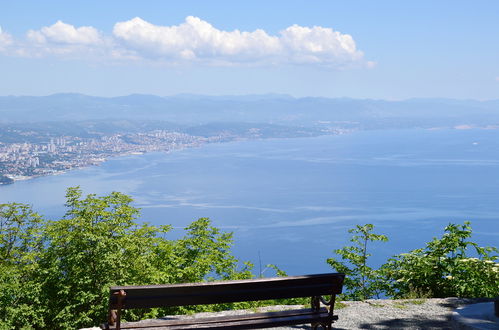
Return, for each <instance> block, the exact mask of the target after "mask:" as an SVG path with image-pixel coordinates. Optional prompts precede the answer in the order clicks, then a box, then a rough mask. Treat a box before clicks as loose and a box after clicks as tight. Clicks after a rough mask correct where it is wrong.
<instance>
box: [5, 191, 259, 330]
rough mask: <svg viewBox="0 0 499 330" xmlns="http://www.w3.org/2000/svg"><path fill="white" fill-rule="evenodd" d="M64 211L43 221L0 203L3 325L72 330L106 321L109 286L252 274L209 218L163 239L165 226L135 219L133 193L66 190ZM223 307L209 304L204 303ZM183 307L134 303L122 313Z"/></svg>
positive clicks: (162, 311) (24, 209)
mask: <svg viewBox="0 0 499 330" xmlns="http://www.w3.org/2000/svg"><path fill="white" fill-rule="evenodd" d="M66 198H67V202H66V207H67V212H66V214H65V216H64V217H63V218H62V219H60V220H55V221H48V220H43V219H42V218H41V217H40V216H39V215H38V214H36V213H34V212H33V211H32V210H31V208H30V207H29V206H27V205H24V204H2V205H0V258H1V259H0V329H3V328H5V329H18V328H23V327H30V328H35V329H74V328H77V327H85V326H92V325H96V324H99V323H100V322H103V321H104V320H106V317H107V304H108V298H109V297H108V294H109V287H110V286H113V285H140V284H165V283H184V282H193V281H204V280H212V279H240V278H250V277H252V276H253V275H252V274H251V265H250V264H248V265H246V266H245V268H243V270H241V271H238V270H237V260H236V259H235V258H234V256H233V255H232V254H231V251H230V248H231V246H232V234H230V233H224V232H221V231H220V230H219V229H217V228H215V227H213V226H212V225H211V222H210V220H209V219H207V218H201V219H199V220H197V221H194V222H193V223H192V224H190V225H189V226H188V227H187V228H186V235H185V236H184V237H182V238H180V239H178V240H171V239H168V235H169V231H170V226H152V225H149V224H148V223H138V221H137V218H138V216H139V210H138V209H137V208H135V207H134V206H133V205H132V199H131V198H130V197H129V196H127V195H124V194H121V193H118V192H113V193H111V194H109V195H107V196H100V197H99V196H96V195H94V194H90V195H87V196H83V194H82V191H81V189H80V188H79V187H73V188H69V189H68V190H67V195H66ZM217 308H220V306H215V307H207V308H206V309H207V310H213V309H217ZM187 311H188V309H186V308H184V309H182V310H168V309H152V310H142V311H141V310H138V311H137V310H134V311H132V312H126V313H125V314H124V318H125V319H126V320H136V319H139V318H144V317H155V316H159V315H164V314H165V313H167V312H168V313H170V312H187Z"/></svg>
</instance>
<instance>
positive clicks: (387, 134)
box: [0, 129, 499, 275]
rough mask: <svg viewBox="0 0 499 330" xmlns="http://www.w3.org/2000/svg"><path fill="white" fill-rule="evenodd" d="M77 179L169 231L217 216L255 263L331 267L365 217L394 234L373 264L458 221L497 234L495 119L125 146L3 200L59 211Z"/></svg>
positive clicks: (52, 213)
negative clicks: (142, 148) (127, 202)
mask: <svg viewBox="0 0 499 330" xmlns="http://www.w3.org/2000/svg"><path fill="white" fill-rule="evenodd" d="M76 185H80V186H81V187H82V189H83V191H84V193H96V194H98V195H103V194H107V193H109V192H111V191H120V192H123V193H126V194H129V195H131V196H132V197H133V198H134V200H135V205H136V206H137V207H140V208H141V210H142V216H141V220H142V221H148V222H150V223H152V224H171V225H173V227H174V230H173V231H172V232H171V237H172V238H177V237H179V236H180V235H182V234H183V230H182V228H184V227H186V226H187V225H188V224H189V223H190V222H192V221H193V220H195V219H197V218H199V217H209V218H210V219H212V221H213V224H214V225H215V226H217V227H219V228H221V229H223V230H225V231H231V232H233V233H234V240H235V245H234V248H233V252H234V254H235V255H236V257H237V258H238V259H239V260H241V261H245V260H249V261H251V262H253V263H255V265H256V267H255V272H256V273H258V272H259V271H260V270H261V271H264V272H265V271H266V270H265V265H266V264H268V263H272V264H276V265H277V266H279V267H280V268H282V269H283V270H285V271H287V272H288V273H289V274H292V275H297V274H311V273H318V272H327V271H330V268H329V266H328V265H327V264H326V259H327V258H328V257H331V256H332V255H333V254H332V250H334V249H337V248H341V247H342V246H344V245H345V244H348V239H349V235H348V233H347V230H348V229H349V228H352V227H353V226H355V225H356V224H365V223H373V224H374V225H375V226H376V230H375V231H376V232H377V233H382V234H385V235H387V236H388V237H389V238H390V241H389V242H387V243H376V244H373V245H372V248H371V250H370V252H371V253H372V254H373V257H372V264H373V265H379V264H380V263H382V262H383V261H384V260H386V258H387V257H389V256H391V255H393V254H396V253H402V252H407V251H409V250H410V249H414V248H419V247H423V246H424V243H425V242H427V241H429V240H431V238H432V237H433V236H439V235H441V234H442V232H443V228H444V227H445V225H446V224H448V223H449V222H453V223H462V222H463V221H465V220H470V221H471V222H472V226H473V228H474V236H473V239H474V240H475V241H476V242H478V243H479V244H481V245H492V246H497V242H498V240H499V221H498V218H499V204H498V199H499V131H497V130H485V129H470V130H455V129H441V130H423V129H411V130H380V131H360V132H355V133H352V134H345V135H336V136H321V137H315V138H296V139H268V140H252V141H238V142H231V143H223V144H210V145H206V146H203V147H200V148H193V149H186V150H182V151H176V152H173V153H169V154H166V153H150V154H145V155H135V156H124V157H117V158H113V159H110V160H108V161H107V162H105V163H103V164H102V165H101V166H97V167H90V168H84V169H78V170H73V171H70V172H68V173H65V174H62V175H57V176H48V177H41V178H36V179H32V180H27V181H19V182H16V183H15V184H13V185H7V186H0V202H13V201H15V202H22V203H28V204H32V205H33V207H34V209H35V210H37V211H39V212H40V213H42V214H44V215H45V216H46V217H47V218H52V219H57V218H60V217H61V216H62V215H63V214H64V201H65V198H64V195H65V190H66V189H67V187H70V186H76ZM260 264H262V267H261V269H260ZM265 274H267V273H265ZM268 274H269V275H270V271H268Z"/></svg>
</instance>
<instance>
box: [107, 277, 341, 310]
mask: <svg viewBox="0 0 499 330" xmlns="http://www.w3.org/2000/svg"><path fill="white" fill-rule="evenodd" d="M344 277H345V275H344V274H338V273H330V274H316V275H304V276H289V277H273V278H261V279H251V280H237V281H220V282H204V283H186V284H171V285H143V286H114V287H111V289H110V290H111V296H110V304H109V305H110V309H116V308H118V298H117V293H119V292H120V290H124V291H125V293H126V296H125V297H124V300H123V305H122V306H121V308H122V309H130V308H153V307H168V306H187V305H201V304H215V303H228V302H240V301H255V300H266V299H280V298H298V297H312V296H321V295H336V294H339V293H341V290H342V286H343V279H344Z"/></svg>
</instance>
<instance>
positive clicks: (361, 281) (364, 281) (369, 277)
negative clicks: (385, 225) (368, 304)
mask: <svg viewBox="0 0 499 330" xmlns="http://www.w3.org/2000/svg"><path fill="white" fill-rule="evenodd" d="M373 229H374V226H373V225H372V224H366V225H363V226H360V225H357V226H356V227H355V228H354V229H350V230H349V231H348V232H349V233H350V234H354V235H353V236H352V238H351V239H350V242H352V243H354V244H353V245H350V246H345V247H343V248H341V249H337V250H334V253H336V254H337V255H339V256H340V257H341V260H343V261H339V260H337V259H335V258H329V259H327V263H328V264H329V265H330V266H331V267H332V268H334V269H335V270H336V271H337V272H340V273H345V274H346V277H345V282H344V286H345V288H346V293H345V294H344V295H343V297H344V299H352V300H365V299H369V298H372V297H373V296H378V295H379V294H380V293H381V291H382V283H381V277H380V276H381V274H380V273H379V271H377V270H375V269H372V268H371V267H369V266H368V265H367V259H368V258H369V257H370V256H371V254H369V253H368V248H367V247H368V246H367V245H368V243H369V242H376V241H382V242H386V241H387V240H388V238H387V237H386V236H384V235H378V234H374V233H373V232H372V231H373ZM345 261H346V262H345Z"/></svg>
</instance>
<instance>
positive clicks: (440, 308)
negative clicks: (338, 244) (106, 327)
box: [94, 298, 483, 330]
mask: <svg viewBox="0 0 499 330" xmlns="http://www.w3.org/2000/svg"><path fill="white" fill-rule="evenodd" d="M481 301H483V300H471V299H462V298H445V299H410V300H367V301H365V302H362V301H346V302H342V303H340V304H338V303H337V304H336V305H335V306H336V307H335V314H337V315H338V317H339V319H338V321H337V322H335V323H334V324H333V327H334V328H335V329H452V328H453V327H452V323H451V314H452V311H453V310H454V309H456V308H457V307H460V306H464V305H466V304H471V303H476V302H481ZM297 307H298V308H300V307H301V306H270V307H265V308H262V309H260V311H273V310H283V309H292V308H297ZM247 312H248V313H251V312H252V311H247ZM234 313H241V311H226V312H220V313H199V314H196V315H192V316H174V317H173V318H186V317H207V316H210V315H211V316H215V315H216V316H220V315H229V314H234ZM142 322H147V323H154V320H143V321H141V322H138V323H142ZM94 329H95V328H94ZM274 329H283V330H284V329H310V326H306V325H305V326H295V327H280V328H274Z"/></svg>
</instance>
